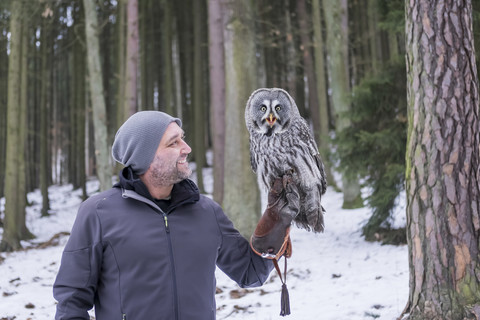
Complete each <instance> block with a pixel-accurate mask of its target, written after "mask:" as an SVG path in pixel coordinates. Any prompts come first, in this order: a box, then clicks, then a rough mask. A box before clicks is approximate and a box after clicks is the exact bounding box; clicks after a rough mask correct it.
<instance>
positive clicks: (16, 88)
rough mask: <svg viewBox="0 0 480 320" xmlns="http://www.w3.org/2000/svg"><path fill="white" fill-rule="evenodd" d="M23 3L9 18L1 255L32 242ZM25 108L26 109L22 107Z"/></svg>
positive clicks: (25, 38)
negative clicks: (28, 224) (27, 215)
mask: <svg viewBox="0 0 480 320" xmlns="http://www.w3.org/2000/svg"><path fill="white" fill-rule="evenodd" d="M25 29H26V26H25V21H24V17H23V16H22V3H21V2H20V1H14V2H13V3H12V8H11V16H10V32H11V36H10V56H9V65H8V98H7V145H6V163H5V186H6V188H5V219H4V230H3V236H2V241H1V243H0V251H12V250H17V249H20V248H21V247H22V246H21V244H20V240H24V239H29V238H32V237H33V235H32V234H31V233H30V232H29V231H28V229H27V227H26V224H25V207H26V199H27V194H26V179H25V146H26V125H27V121H26V108H27V106H26V96H27V93H26V90H27V88H26V84H27V81H26V80H27V79H26V74H27V73H26V69H25V68H26V67H27V65H26V63H25V61H26V55H27V52H26V51H27V47H28V44H27V36H26V34H25V33H26V30H25ZM22 104H23V105H22Z"/></svg>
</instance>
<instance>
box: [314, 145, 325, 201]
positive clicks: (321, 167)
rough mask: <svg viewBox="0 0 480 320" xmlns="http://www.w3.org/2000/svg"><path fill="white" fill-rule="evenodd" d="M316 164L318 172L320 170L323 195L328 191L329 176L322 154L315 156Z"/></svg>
mask: <svg viewBox="0 0 480 320" xmlns="http://www.w3.org/2000/svg"><path fill="white" fill-rule="evenodd" d="M314 158H315V162H316V163H317V167H318V170H320V176H321V179H320V183H321V184H322V195H323V194H325V192H326V191H327V175H326V173H325V166H324V165H323V161H322V157H321V156H320V153H317V154H315V155H314Z"/></svg>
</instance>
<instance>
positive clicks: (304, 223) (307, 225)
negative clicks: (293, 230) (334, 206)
mask: <svg viewBox="0 0 480 320" xmlns="http://www.w3.org/2000/svg"><path fill="white" fill-rule="evenodd" d="M325 212H326V211H325V209H324V208H323V206H320V207H317V208H315V209H313V210H310V211H308V212H300V214H298V215H297V217H296V218H295V224H296V225H297V227H299V228H302V229H305V230H307V231H313V232H323V231H324V229H325V224H324V221H323V214H324V213H325Z"/></svg>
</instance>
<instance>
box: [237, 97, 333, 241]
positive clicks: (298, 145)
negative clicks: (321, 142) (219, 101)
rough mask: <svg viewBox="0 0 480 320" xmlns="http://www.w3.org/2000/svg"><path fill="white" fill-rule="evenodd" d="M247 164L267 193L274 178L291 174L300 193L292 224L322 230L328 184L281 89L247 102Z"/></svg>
mask: <svg viewBox="0 0 480 320" xmlns="http://www.w3.org/2000/svg"><path fill="white" fill-rule="evenodd" d="M245 122H246V125H247V129H248V132H249V133H250V162H251V165H252V169H253V171H254V172H255V173H256V174H257V177H258V181H259V184H260V185H263V186H264V187H265V189H266V190H269V189H270V187H271V185H272V183H273V181H274V179H275V178H277V177H280V176H283V175H284V174H285V173H288V172H293V174H292V175H293V178H294V181H295V183H296V184H297V186H298V190H299V194H300V211H299V213H298V214H297V216H296V217H294V221H295V223H296V224H297V226H299V227H302V228H304V229H306V230H313V231H315V232H321V231H323V228H324V223H323V212H324V210H323V207H322V206H321V204H320V200H321V197H322V195H323V194H324V193H325V191H326V187H327V181H326V176H325V170H324V166H323V162H322V159H321V157H320V154H319V153H318V148H317V144H316V143H315V140H314V139H313V136H312V134H311V132H310V129H309V127H308V124H307V122H306V121H305V119H303V118H302V117H301V115H300V112H299V111H298V108H297V105H296V104H295V101H294V100H293V99H292V97H291V96H290V95H289V94H288V93H287V92H286V91H285V90H282V89H278V88H271V89H270V88H262V89H258V90H256V91H254V92H253V93H252V95H251V96H250V98H249V99H248V102H247V107H246V109H245Z"/></svg>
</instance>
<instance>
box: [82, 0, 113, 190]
mask: <svg viewBox="0 0 480 320" xmlns="http://www.w3.org/2000/svg"><path fill="white" fill-rule="evenodd" d="M83 5H84V10H85V37H86V40H87V64H88V75H89V84H90V87H89V88H90V98H91V102H92V110H93V127H94V139H95V160H96V165H97V166H96V169H97V177H98V180H99V181H100V190H102V191H103V190H107V189H109V188H110V187H111V186H112V178H111V167H110V164H109V160H110V152H109V150H110V148H109V147H108V144H107V141H108V134H107V114H106V106H105V97H104V94H103V92H104V91H103V80H102V68H101V65H100V47H99V41H98V22H97V20H98V19H97V12H96V10H95V1H94V0H84V1H83Z"/></svg>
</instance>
